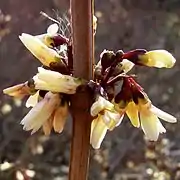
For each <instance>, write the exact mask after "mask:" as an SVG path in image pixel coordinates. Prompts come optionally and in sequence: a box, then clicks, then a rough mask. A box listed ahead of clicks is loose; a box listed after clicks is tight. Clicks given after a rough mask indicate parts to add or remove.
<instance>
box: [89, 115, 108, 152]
mask: <svg viewBox="0 0 180 180" xmlns="http://www.w3.org/2000/svg"><path fill="white" fill-rule="evenodd" d="M106 132H107V126H106V125H105V124H104V122H103V120H102V117H100V118H98V121H97V122H96V125H95V127H94V128H93V130H92V135H91V139H90V143H91V145H92V147H93V148H94V149H99V148H100V146H101V143H102V141H103V139H104V137H105V135H106Z"/></svg>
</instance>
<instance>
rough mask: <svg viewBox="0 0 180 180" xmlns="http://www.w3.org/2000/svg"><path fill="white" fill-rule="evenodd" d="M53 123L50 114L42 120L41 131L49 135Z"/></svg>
mask: <svg viewBox="0 0 180 180" xmlns="http://www.w3.org/2000/svg"><path fill="white" fill-rule="evenodd" d="M52 124H53V116H52V115H51V116H50V118H49V119H48V120H47V121H45V122H44V124H43V126H42V127H43V132H44V134H45V135H46V136H49V135H50V133H51V129H52V126H53V125H52Z"/></svg>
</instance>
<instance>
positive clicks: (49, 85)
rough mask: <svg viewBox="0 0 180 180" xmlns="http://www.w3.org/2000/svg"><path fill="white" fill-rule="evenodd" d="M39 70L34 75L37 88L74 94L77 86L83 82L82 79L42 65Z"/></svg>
mask: <svg viewBox="0 0 180 180" xmlns="http://www.w3.org/2000/svg"><path fill="white" fill-rule="evenodd" d="M38 71H39V73H38V74H37V75H35V76H34V77H33V80H34V83H35V88H36V89H40V90H47V91H52V92H62V93H66V94H74V93H76V88H77V87H78V86H79V85H80V84H81V83H82V81H81V80H80V79H77V78H74V77H72V76H68V75H62V74H60V73H58V72H54V71H51V70H46V69H44V68H41V67H40V68H38Z"/></svg>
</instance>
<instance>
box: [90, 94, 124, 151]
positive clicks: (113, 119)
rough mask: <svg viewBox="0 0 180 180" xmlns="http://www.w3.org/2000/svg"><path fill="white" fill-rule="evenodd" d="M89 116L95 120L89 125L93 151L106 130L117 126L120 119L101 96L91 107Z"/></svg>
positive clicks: (97, 146)
mask: <svg viewBox="0 0 180 180" xmlns="http://www.w3.org/2000/svg"><path fill="white" fill-rule="evenodd" d="M91 115H92V116H93V117H96V118H95V119H94V120H93V122H92V124H91V137H90V143H91V145H92V146H93V148H94V149H98V148H100V145H101V143H102V141H103V139H104V137H105V135H106V132H107V130H112V129H114V127H116V126H118V125H119V124H120V123H121V121H122V118H121V116H120V114H119V113H118V112H116V111H115V109H114V105H113V104H112V103H110V102H109V101H107V100H106V99H104V98H103V97H101V96H99V97H98V98H97V101H96V102H95V103H94V104H93V105H92V106H91Z"/></svg>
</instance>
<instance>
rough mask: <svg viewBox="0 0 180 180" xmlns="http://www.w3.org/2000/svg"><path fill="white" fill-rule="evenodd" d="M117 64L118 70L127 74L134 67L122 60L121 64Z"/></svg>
mask: <svg viewBox="0 0 180 180" xmlns="http://www.w3.org/2000/svg"><path fill="white" fill-rule="evenodd" d="M119 64H120V69H122V70H123V72H124V73H128V72H129V71H130V70H131V69H132V68H133V67H134V65H135V64H134V63H132V62H131V61H129V60H128V59H123V60H122V62H121V63H119Z"/></svg>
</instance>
